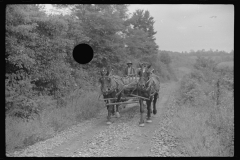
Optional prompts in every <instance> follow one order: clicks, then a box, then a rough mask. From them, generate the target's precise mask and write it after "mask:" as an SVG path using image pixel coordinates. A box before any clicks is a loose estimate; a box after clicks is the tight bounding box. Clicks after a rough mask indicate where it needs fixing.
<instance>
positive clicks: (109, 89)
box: [99, 68, 123, 124]
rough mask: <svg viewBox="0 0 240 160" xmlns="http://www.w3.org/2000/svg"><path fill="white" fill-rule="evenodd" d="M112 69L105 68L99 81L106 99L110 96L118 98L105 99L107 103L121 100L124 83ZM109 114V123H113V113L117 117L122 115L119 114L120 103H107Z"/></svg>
mask: <svg viewBox="0 0 240 160" xmlns="http://www.w3.org/2000/svg"><path fill="white" fill-rule="evenodd" d="M111 72H112V70H111V71H109V70H107V69H106V68H103V70H102V71H101V77H100V79H99V82H100V84H101V92H102V95H103V98H104V99H108V98H117V99H109V100H105V103H115V102H119V101H120V94H118V93H119V91H120V90H121V88H122V86H123V83H122V82H121V80H120V79H121V78H120V77H119V76H117V75H112V73H111ZM107 110H108V116H107V124H111V115H114V114H115V115H116V117H117V118H119V117H120V114H119V105H107Z"/></svg>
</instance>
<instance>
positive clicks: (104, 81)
mask: <svg viewBox="0 0 240 160" xmlns="http://www.w3.org/2000/svg"><path fill="white" fill-rule="evenodd" d="M99 82H100V84H101V91H102V93H103V95H106V94H108V93H109V91H110V90H111V78H110V77H109V76H105V75H104V76H102V77H101V78H100V79H99Z"/></svg>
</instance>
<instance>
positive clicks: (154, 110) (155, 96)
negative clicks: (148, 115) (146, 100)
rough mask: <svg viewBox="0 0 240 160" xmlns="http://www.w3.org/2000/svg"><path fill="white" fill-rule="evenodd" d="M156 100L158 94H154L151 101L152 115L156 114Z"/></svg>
mask: <svg viewBox="0 0 240 160" xmlns="http://www.w3.org/2000/svg"><path fill="white" fill-rule="evenodd" d="M157 99H158V93H156V94H154V99H153V114H154V115H155V114H157V108H156V102H157Z"/></svg>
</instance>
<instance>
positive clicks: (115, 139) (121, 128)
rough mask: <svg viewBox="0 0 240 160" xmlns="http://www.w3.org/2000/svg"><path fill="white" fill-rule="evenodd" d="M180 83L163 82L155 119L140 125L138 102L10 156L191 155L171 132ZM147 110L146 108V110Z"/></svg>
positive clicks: (102, 113)
mask: <svg viewBox="0 0 240 160" xmlns="http://www.w3.org/2000/svg"><path fill="white" fill-rule="evenodd" d="M176 86H177V83H176V82H171V83H164V84H161V89H160V95H159V100H158V102H157V110H158V113H157V115H153V117H152V123H148V124H145V127H139V126H138V122H139V119H140V113H139V106H138V105H137V104H130V105H127V106H126V108H125V109H122V110H121V111H120V115H121V117H120V118H113V123H112V124H111V125H107V124H106V117H107V110H106V109H103V110H102V111H101V112H100V113H99V114H98V116H97V117H96V118H92V119H91V120H87V121H85V122H82V123H79V124H78V125H75V126H73V127H71V128H70V129H68V130H65V131H63V132H61V133H59V134H58V135H56V136H55V137H53V138H51V139H48V140H46V141H43V142H39V143H36V144H34V145H32V146H30V147H28V148H27V149H24V150H22V151H17V152H14V153H13V154H11V155H7V156H10V157H132V156H133V157H144V156H151V157H155V156H160V157H162V156H167V157H169V156H171V157H174V156H177V157H179V156H188V155H187V152H186V151H184V150H183V149H182V148H181V147H180V144H179V142H178V139H177V138H176V137H175V136H174V134H173V132H171V128H169V127H168V126H169V123H171V116H173V115H174V112H175V108H176V107H174V104H175V103H174V96H173V93H174V91H175V90H176ZM145 113H146V110H145Z"/></svg>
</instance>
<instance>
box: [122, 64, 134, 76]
mask: <svg viewBox="0 0 240 160" xmlns="http://www.w3.org/2000/svg"><path fill="white" fill-rule="evenodd" d="M133 75H135V70H134V68H133V67H132V62H131V61H128V62H127V68H126V69H125V70H124V76H133Z"/></svg>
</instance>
